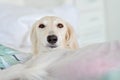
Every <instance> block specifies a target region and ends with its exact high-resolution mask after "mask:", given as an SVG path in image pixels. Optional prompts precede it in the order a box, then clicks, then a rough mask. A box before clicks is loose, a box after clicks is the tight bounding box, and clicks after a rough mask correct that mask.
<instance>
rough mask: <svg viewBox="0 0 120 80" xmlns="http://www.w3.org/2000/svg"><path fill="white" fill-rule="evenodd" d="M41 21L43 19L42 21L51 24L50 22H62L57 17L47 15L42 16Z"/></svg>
mask: <svg viewBox="0 0 120 80" xmlns="http://www.w3.org/2000/svg"><path fill="white" fill-rule="evenodd" d="M40 21H42V23H44V24H49V23H53V24H56V23H58V22H61V21H62V20H61V19H60V18H56V17H45V18H42V19H41V20H40Z"/></svg>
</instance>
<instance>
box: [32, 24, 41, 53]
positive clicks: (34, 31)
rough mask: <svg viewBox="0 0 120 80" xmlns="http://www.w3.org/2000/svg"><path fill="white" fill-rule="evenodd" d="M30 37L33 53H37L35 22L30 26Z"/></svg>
mask: <svg viewBox="0 0 120 80" xmlns="http://www.w3.org/2000/svg"><path fill="white" fill-rule="evenodd" d="M30 39H31V43H32V50H33V54H38V50H39V46H38V38H37V32H36V27H35V24H34V25H33V27H32V30H31V34H30Z"/></svg>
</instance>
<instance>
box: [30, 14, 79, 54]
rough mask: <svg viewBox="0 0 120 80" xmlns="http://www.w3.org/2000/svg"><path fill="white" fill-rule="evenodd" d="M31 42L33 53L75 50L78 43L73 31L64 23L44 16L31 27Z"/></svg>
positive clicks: (53, 17)
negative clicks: (63, 49)
mask: <svg viewBox="0 0 120 80" xmlns="http://www.w3.org/2000/svg"><path fill="white" fill-rule="evenodd" d="M31 42H32V46H33V53H36V54H37V53H39V52H40V51H44V50H51V49H55V48H67V49H72V50H74V49H77V48H78V43H77V40H76V37H75V34H74V32H73V29H72V27H71V25H70V24H69V23H67V22H66V21H64V20H62V19H60V18H58V17H55V16H46V17H43V18H41V19H40V20H38V21H37V22H36V23H35V24H34V25H33V27H32V31H31Z"/></svg>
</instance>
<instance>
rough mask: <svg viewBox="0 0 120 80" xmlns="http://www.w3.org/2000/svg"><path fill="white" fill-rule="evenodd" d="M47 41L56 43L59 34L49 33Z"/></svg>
mask: <svg viewBox="0 0 120 80" xmlns="http://www.w3.org/2000/svg"><path fill="white" fill-rule="evenodd" d="M47 41H48V42H49V43H50V44H55V43H56V42H57V36H56V35H49V36H48V37H47Z"/></svg>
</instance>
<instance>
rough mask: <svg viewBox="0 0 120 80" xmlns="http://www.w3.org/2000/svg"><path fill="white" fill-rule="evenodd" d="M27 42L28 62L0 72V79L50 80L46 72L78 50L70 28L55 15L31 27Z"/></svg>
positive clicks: (44, 18) (51, 79) (50, 77)
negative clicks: (31, 51) (31, 54)
mask: <svg viewBox="0 0 120 80" xmlns="http://www.w3.org/2000/svg"><path fill="white" fill-rule="evenodd" d="M31 42H32V48H33V57H32V59H30V60H29V61H28V62H26V63H24V64H17V65H15V66H12V67H10V68H8V69H5V70H2V71H0V80H53V77H52V76H50V74H49V73H50V72H48V71H47V70H48V69H49V68H50V67H52V66H53V65H54V64H55V63H57V61H59V60H62V58H64V57H65V56H68V55H67V53H68V54H70V53H71V52H72V51H74V50H76V49H78V48H79V47H78V43H77V40H76V37H75V34H74V31H73V29H72V27H71V25H70V24H69V23H67V22H66V21H64V20H62V19H60V18H58V17H55V16H47V17H43V18H42V19H40V20H38V21H37V22H36V23H35V24H34V25H33V27H32V31H31Z"/></svg>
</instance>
